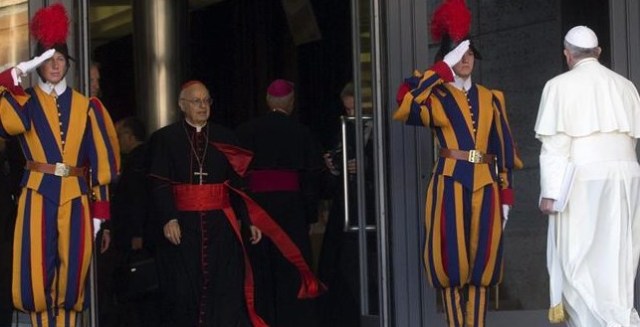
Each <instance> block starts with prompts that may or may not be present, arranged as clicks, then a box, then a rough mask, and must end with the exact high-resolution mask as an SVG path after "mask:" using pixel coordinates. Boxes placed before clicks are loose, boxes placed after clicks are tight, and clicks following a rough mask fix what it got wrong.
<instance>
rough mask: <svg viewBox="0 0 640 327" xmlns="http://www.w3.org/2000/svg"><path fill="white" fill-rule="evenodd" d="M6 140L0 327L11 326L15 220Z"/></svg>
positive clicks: (2, 148) (1, 179) (1, 145)
mask: <svg viewBox="0 0 640 327" xmlns="http://www.w3.org/2000/svg"><path fill="white" fill-rule="evenodd" d="M7 142H8V141H7V140H5V139H2V138H0V185H2V187H0V327H9V326H11V321H12V315H13V304H12V302H11V275H12V274H11V262H12V257H13V230H14V225H15V219H16V208H15V204H16V203H15V199H14V194H13V187H11V186H12V185H13V181H12V180H11V174H12V168H14V169H15V167H11V165H10V162H9V156H8V153H7V152H8V150H7Z"/></svg>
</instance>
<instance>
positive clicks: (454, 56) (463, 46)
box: [442, 40, 471, 68]
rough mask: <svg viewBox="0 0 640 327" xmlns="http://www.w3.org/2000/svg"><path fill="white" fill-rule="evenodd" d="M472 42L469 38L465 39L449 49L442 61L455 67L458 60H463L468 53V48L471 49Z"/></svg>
mask: <svg viewBox="0 0 640 327" xmlns="http://www.w3.org/2000/svg"><path fill="white" fill-rule="evenodd" d="M470 44H471V42H470V41H469V40H464V41H462V42H460V44H458V46H457V47H455V49H453V50H451V51H449V53H447V54H446V55H444V59H442V61H444V62H445V63H446V64H447V65H448V66H449V67H451V68H453V66H455V64H457V63H458V62H460V60H462V57H463V56H464V54H465V53H467V50H469V45H470Z"/></svg>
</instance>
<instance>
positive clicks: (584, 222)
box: [535, 26, 640, 326]
mask: <svg viewBox="0 0 640 327" xmlns="http://www.w3.org/2000/svg"><path fill="white" fill-rule="evenodd" d="M601 51H602V50H601V48H600V47H599V46H598V37H597V36H596V34H595V33H594V32H593V31H592V30H591V29H590V28H588V27H586V26H576V27H574V28H572V29H570V30H569V31H568V32H567V34H566V35H565V37H564V56H565V59H566V62H567V66H568V67H569V71H568V72H565V73H563V74H560V75H558V76H556V77H554V78H552V79H551V80H549V81H548V82H547V84H546V85H545V87H544V90H543V92H542V98H541V100H540V107H539V110H538V117H537V120H536V125H535V133H536V138H537V139H538V140H540V142H542V148H541V150H540V191H541V194H540V197H541V201H540V210H541V211H542V212H543V213H544V214H546V215H549V233H548V242H547V246H548V249H547V256H548V258H547V265H548V270H549V275H550V278H551V281H550V283H549V284H550V288H551V292H550V295H551V306H550V310H549V319H550V320H551V321H552V322H561V321H566V323H567V324H568V325H569V326H640V317H638V313H637V311H636V309H635V308H634V280H635V276H636V271H637V269H638V259H639V258H640V246H638V244H640V166H639V165H638V160H637V154H636V144H637V140H638V138H640V97H638V91H637V90H636V87H635V86H634V85H633V83H632V82H631V81H629V80H628V79H626V78H624V77H622V76H620V75H619V74H617V73H615V72H613V71H611V70H609V69H608V68H606V67H604V66H602V65H601V64H600V63H599V62H598V57H599V56H600V53H601ZM567 167H569V168H567ZM563 180H568V181H570V182H568V183H567V184H566V185H571V187H570V188H566V187H565V188H563ZM561 198H565V199H567V201H566V204H564V205H563V206H564V208H563V206H558V203H556V202H559V200H560V199H561Z"/></svg>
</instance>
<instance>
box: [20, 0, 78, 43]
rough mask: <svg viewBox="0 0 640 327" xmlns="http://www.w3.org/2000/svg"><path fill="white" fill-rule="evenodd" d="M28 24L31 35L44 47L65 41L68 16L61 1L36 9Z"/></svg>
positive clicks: (67, 29) (67, 30)
mask: <svg viewBox="0 0 640 327" xmlns="http://www.w3.org/2000/svg"><path fill="white" fill-rule="evenodd" d="M29 25H30V26H29V28H30V29H31V35H33V37H35V38H36V40H38V42H39V43H40V44H42V45H43V46H44V47H45V48H51V47H52V46H53V45H55V44H60V43H66V42H67V34H68V33H69V17H68V16H67V10H66V9H64V6H63V5H62V4H61V3H56V4H53V5H51V6H48V7H44V8H42V9H40V10H38V11H37V12H36V14H35V15H34V16H33V19H32V20H31V23H30V24H29Z"/></svg>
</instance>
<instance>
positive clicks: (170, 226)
mask: <svg viewBox="0 0 640 327" xmlns="http://www.w3.org/2000/svg"><path fill="white" fill-rule="evenodd" d="M162 229H163V231H164V237H166V238H167V240H169V242H171V243H172V244H173V245H179V244H180V239H181V238H182V231H181V230H180V224H179V223H178V219H171V220H169V222H168V223H166V224H164V227H163V228H162Z"/></svg>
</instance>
